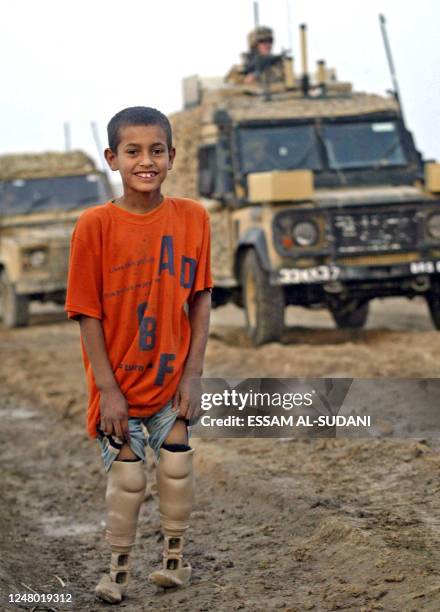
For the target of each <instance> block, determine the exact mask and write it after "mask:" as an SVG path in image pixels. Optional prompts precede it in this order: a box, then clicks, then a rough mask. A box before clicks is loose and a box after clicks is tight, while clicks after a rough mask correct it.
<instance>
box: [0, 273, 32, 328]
mask: <svg viewBox="0 0 440 612" xmlns="http://www.w3.org/2000/svg"><path fill="white" fill-rule="evenodd" d="M0 316H1V318H2V319H3V325H4V326H5V327H10V328H11V327H23V326H25V325H27V324H28V323H29V297H28V296H27V295H18V294H17V293H16V292H15V288H14V285H13V284H12V283H11V282H10V281H9V279H8V276H7V274H6V272H3V274H2V275H1V277H0Z"/></svg>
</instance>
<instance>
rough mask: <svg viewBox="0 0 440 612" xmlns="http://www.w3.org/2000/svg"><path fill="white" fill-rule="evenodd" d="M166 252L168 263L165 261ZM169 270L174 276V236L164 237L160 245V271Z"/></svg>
mask: <svg viewBox="0 0 440 612" xmlns="http://www.w3.org/2000/svg"><path fill="white" fill-rule="evenodd" d="M165 252H166V261H165ZM162 270H168V271H169V273H170V274H171V276H174V247H173V237H172V236H162V242H161V245H160V260H159V271H158V274H159V276H160V273H161V272H162Z"/></svg>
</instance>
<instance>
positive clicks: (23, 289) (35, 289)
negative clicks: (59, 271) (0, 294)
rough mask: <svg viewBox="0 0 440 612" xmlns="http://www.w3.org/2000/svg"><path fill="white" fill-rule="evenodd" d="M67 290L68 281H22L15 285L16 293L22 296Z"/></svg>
mask: <svg viewBox="0 0 440 612" xmlns="http://www.w3.org/2000/svg"><path fill="white" fill-rule="evenodd" d="M65 290H66V281H65V280H64V279H63V280H40V279H30V278H29V279H20V280H18V281H17V282H16V283H15V291H16V292H17V293H18V294H20V295H32V294H33V293H44V294H47V293H55V292H58V291H65Z"/></svg>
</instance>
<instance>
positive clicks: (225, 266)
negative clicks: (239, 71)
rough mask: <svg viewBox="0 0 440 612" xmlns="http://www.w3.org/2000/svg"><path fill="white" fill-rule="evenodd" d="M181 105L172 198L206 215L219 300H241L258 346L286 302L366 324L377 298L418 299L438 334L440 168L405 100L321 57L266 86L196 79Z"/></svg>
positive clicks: (342, 323)
mask: <svg viewBox="0 0 440 612" xmlns="http://www.w3.org/2000/svg"><path fill="white" fill-rule="evenodd" d="M303 33H304V28H303ZM303 42H304V39H303ZM304 55H305V53H304ZM184 104H185V108H184V110H182V111H180V112H178V113H176V114H174V115H173V116H172V124H173V129H174V137H175V144H176V147H177V157H176V162H175V166H174V169H173V171H172V172H171V173H170V175H169V176H170V179H169V183H168V192H169V193H176V194H182V195H187V196H188V197H195V198H199V199H200V200H201V201H202V202H203V204H204V205H205V206H206V208H207V209H208V211H209V214H210V218H211V224H212V236H213V243H212V264H213V274H214V282H215V289H214V292H213V303H214V306H220V305H222V304H225V303H227V302H228V301H232V302H234V303H235V304H238V305H239V306H243V307H244V308H245V312H246V321H247V330H248V334H249V336H250V338H251V340H252V341H253V343H254V344H256V345H258V344H262V343H264V342H267V341H270V340H279V339H280V338H281V336H282V332H283V317H284V309H285V306H286V305H290V304H294V305H301V306H306V307H320V306H321V307H322V306H324V307H326V308H328V309H329V311H330V313H331V315H332V316H333V319H334V321H335V323H336V325H337V326H339V327H344V328H361V327H362V326H363V325H364V324H365V322H366V319H367V315H368V306H369V302H370V300H372V299H373V298H378V297H380V298H384V297H388V296H406V297H408V298H412V297H414V296H418V295H422V296H425V298H426V300H427V302H428V305H429V309H430V312H431V315H432V319H433V322H434V324H435V326H436V327H437V328H440V195H439V194H440V165H439V164H435V163H425V161H424V160H423V159H422V156H421V154H420V153H419V151H418V150H417V149H416V146H415V144H414V140H413V137H412V135H411V132H410V131H409V130H408V128H407V126H406V124H405V121H404V117H403V114H402V112H401V108H400V105H399V101H398V98H396V96H394V95H391V94H390V95H384V96H380V95H373V94H368V93H362V92H356V91H353V88H352V86H351V84H350V83H347V82H340V81H338V80H337V79H336V74H335V71H334V70H330V69H329V68H327V67H326V65H325V63H324V62H323V61H321V62H319V63H318V66H317V71H316V75H315V76H314V78H313V77H312V76H310V75H309V74H308V70H307V69H306V66H305V65H304V63H303V73H302V76H301V77H300V78H297V77H296V75H295V74H294V71H293V66H292V64H290V65H289V64H287V65H286V72H285V82H284V83H273V84H272V85H271V86H269V87H267V85H266V86H261V85H260V84H258V83H257V84H255V85H254V86H250V85H236V84H230V83H227V84H225V83H224V82H222V81H221V80H220V79H218V80H215V79H201V78H199V77H197V76H194V77H189V78H187V79H186V80H185V81H184Z"/></svg>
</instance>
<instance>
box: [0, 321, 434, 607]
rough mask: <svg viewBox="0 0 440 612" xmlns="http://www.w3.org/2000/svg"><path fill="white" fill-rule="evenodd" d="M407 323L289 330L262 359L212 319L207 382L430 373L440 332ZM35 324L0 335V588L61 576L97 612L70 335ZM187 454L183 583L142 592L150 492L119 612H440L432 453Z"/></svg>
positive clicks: (341, 448) (78, 376)
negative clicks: (349, 330) (190, 572)
mask: <svg viewBox="0 0 440 612" xmlns="http://www.w3.org/2000/svg"><path fill="white" fill-rule="evenodd" d="M411 312H412V311H411ZM411 312H410V311H409V310H408V311H405V313H406V314H405V317H406V319H405V321H406V323H408V324H409V323H410V324H411V326H412V327H411V331H410V330H409V329H408V330H406V331H402V330H401V331H398V330H397V329H395V328H394V329H393V328H391V329H382V330H381V329H370V330H368V329H367V330H366V331H364V332H361V333H360V334H356V335H353V334H348V335H347V334H346V333H345V332H341V331H338V330H333V329H327V328H323V329H316V330H315V329H312V328H311V327H310V328H308V327H299V326H297V327H294V328H289V329H288V330H287V331H286V340H287V342H288V344H285V345H276V344H270V345H267V346H266V347H260V348H258V349H253V348H251V347H250V346H248V344H247V343H246V340H245V337H244V334H243V332H242V330H241V329H240V328H237V327H234V326H233V325H230V321H228V319H227V318H225V320H222V318H220V321H219V322H218V323H217V324H214V325H213V326H212V332H211V337H210V340H209V344H208V356H207V363H206V375H216V376H227V375H228V374H230V373H231V372H233V374H234V376H235V377H246V376H248V375H249V373H251V374H253V375H254V376H257V375H266V376H275V377H278V376H280V375H284V376H313V375H314V376H323V375H326V374H327V375H330V374H331V373H333V374H334V373H335V372H339V373H340V374H339V375H341V373H344V374H348V375H349V376H350V377H351V376H366V377H369V376H379V375H381V374H382V375H383V374H384V373H385V374H387V375H389V376H410V377H411V376H436V375H437V373H438V363H439V357H440V347H439V344H438V334H437V333H436V332H433V331H431V330H430V329H429V326H428V325H427V324H426V325H425V327H422V328H421V329H422V331H420V330H419V331H417V325H416V324H417V322H418V318H417V317H418V316H419V315H418V311H417V312H416V311H414V312H415V315H414V316H416V319H414V318H411V317H412V314H411ZM422 314H423V316H425V314H424V313H422ZM307 316H308V315H307ZM387 316H388V317H390V316H391V314H390V313H388V314H387ZM33 322H34V324H35V325H34V326H33V327H30V328H28V329H20V330H14V331H12V332H11V331H7V330H4V329H0V344H1V349H2V358H3V362H2V367H1V371H0V384H1V385H2V394H1V395H2V397H0V422H1V429H0V437H1V442H0V462H1V465H2V478H1V479H0V495H1V504H0V525H1V530H0V547H1V550H2V555H1V557H0V586H1V587H2V592H4V588H5V587H8V588H10V587H11V586H14V585H16V586H17V588H18V587H20V583H21V582H23V583H25V584H27V585H28V586H30V587H32V588H34V589H35V590H38V589H39V588H43V587H46V588H47V589H49V590H50V588H52V589H53V588H55V587H56V588H58V587H59V583H58V582H57V580H56V578H54V576H55V575H57V576H60V577H61V578H62V579H63V580H64V581H66V583H67V585H68V588H70V589H71V590H73V591H74V592H75V594H76V596H77V602H76V604H75V606H74V608H73V609H75V611H76V610H79V611H80V612H82V611H85V612H89V611H92V610H104V609H108V606H106V605H105V604H101V603H99V602H95V601H94V599H93V589H94V586H95V584H96V581H97V580H98V578H99V576H100V574H101V572H102V571H105V569H106V567H107V562H108V551H107V547H106V545H105V543H104V542H103V540H102V534H103V520H104V489H105V477H104V473H103V470H102V467H101V463H100V457H99V452H98V449H97V446H94V444H93V442H92V441H90V440H88V439H87V438H86V434H85V431H84V422H83V421H84V418H83V416H82V415H83V413H84V405H85V401H86V396H85V387H84V381H83V372H82V365H81V361H80V352H79V342H78V330H77V327H76V326H75V325H72V324H70V323H60V322H59V321H58V322H55V323H53V324H49V325H48V324H47V323H48V321H47V320H46V319H45V318H44V317H40V319H38V318H36V317H34V320H33ZM220 323H221V324H220ZM406 323H405V324H406ZM301 324H302V325H306V326H307V325H311V326H313V324H312V323H309V319H306V320H303V321H302V322H301ZM289 343H290V344H289ZM66 357H68V359H67V360H66ZM67 361H68V363H67ZM9 392H10V393H11V394H10V393H9ZM13 392H14V393H15V395H12V393H13ZM25 394H26V395H27V399H25ZM11 415H14V417H13V418H12V416H11ZM195 446H196V448H197V453H196V470H197V472H196V477H197V483H198V484H197V498H196V507H195V511H194V513H193V517H192V523H191V529H190V531H189V534H188V545H187V548H186V550H187V553H188V558H189V559H190V560H191V563H192V565H193V567H194V581H193V584H192V585H190V586H189V587H188V588H187V589H185V590H182V591H174V592H167V593H164V592H161V591H157V590H156V588H155V587H153V586H152V585H149V584H148V583H147V582H146V576H147V575H148V573H149V571H150V570H151V568H152V567H154V566H155V565H156V564H157V563H158V562H159V561H160V552H161V542H160V541H159V540H160V529H159V517H158V512H157V504H156V500H155V499H152V498H151V496H150V497H149V498H148V499H147V500H146V503H145V504H144V508H143V509H142V514H141V519H140V528H139V534H138V544H137V549H136V552H135V555H134V564H133V580H132V584H131V588H130V592H129V598H128V599H127V600H126V602H124V604H123V605H122V606H121V607H122V608H124V609H126V610H130V611H131V610H132V611H133V612H134V611H136V612H137V611H143V610H155V611H158V612H159V611H162V610H171V609H173V610H175V609H176V608H177V609H179V610H184V611H186V610H188V611H189V610H191V611H193V610H195V611H197V610H200V611H202V610H210V611H211V610H221V611H222V610H225V611H229V610H241V609H243V610H250V611H251V612H253V611H254V610H255V611H263V610H264V611H265V610H270V609H283V610H289V611H291V612H293V611H294V610H296V611H297V612H302V611H303V610H316V611H321V610H322V611H326V610H337V609H343V610H353V611H356V612H359V611H361V610H364V611H365V612H367V611H370V610H385V611H393V610H396V611H399V612H400V611H402V610H403V611H410V610H414V611H415V610H417V611H418V610H432V611H434V610H435V611H436V612H437V611H438V610H439V609H440V603H439V602H440V589H439V585H440V576H439V573H440V572H439V568H440V536H439V517H440V479H439V469H440V460H439V454H438V445H436V444H434V443H433V442H431V441H427V443H423V442H420V441H414V440H406V441H399V440H370V441H363V440H360V441H359V440H343V439H337V440H324V439H321V440H319V439H317V440H311V441H307V440H297V441H293V440H290V441H279V440H277V441H275V440H254V439H253V440H251V441H250V440H246V439H245V440H225V439H220V440H211V441H209V440H196V441H195ZM150 467H151V466H150ZM149 476H150V482H151V481H152V480H153V475H152V471H151V469H149ZM21 591H23V587H21ZM1 609H3V608H1ZM11 609H12V608H11ZM14 609H16V608H14Z"/></svg>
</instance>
